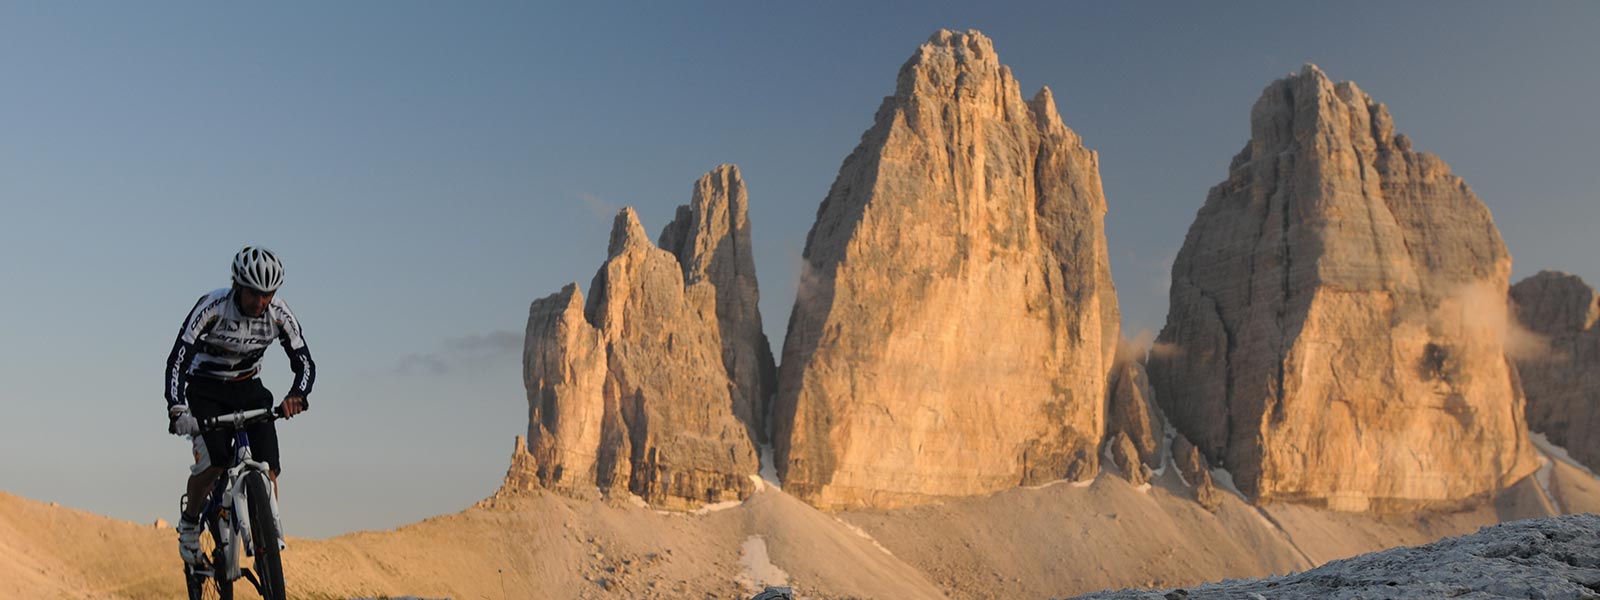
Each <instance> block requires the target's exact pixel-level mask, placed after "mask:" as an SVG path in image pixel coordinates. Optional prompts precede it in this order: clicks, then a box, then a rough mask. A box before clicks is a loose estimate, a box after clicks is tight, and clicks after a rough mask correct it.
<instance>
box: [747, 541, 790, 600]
mask: <svg viewBox="0 0 1600 600" xmlns="http://www.w3.org/2000/svg"><path fill="white" fill-rule="evenodd" d="M739 564H740V565H743V566H744V571H743V572H741V573H739V577H738V578H737V579H736V580H737V581H738V583H739V585H741V586H744V588H745V590H746V591H749V592H751V593H755V592H759V591H761V590H762V589H765V588H766V587H767V586H774V585H779V586H781V585H787V584H788V583H789V574H788V573H785V572H784V570H783V569H780V568H778V565H775V564H772V558H771V557H769V556H768V555H767V540H765V539H763V538H762V537H761V536H759V535H752V536H750V537H749V538H746V539H745V541H744V544H743V545H741V546H740V547H739Z"/></svg>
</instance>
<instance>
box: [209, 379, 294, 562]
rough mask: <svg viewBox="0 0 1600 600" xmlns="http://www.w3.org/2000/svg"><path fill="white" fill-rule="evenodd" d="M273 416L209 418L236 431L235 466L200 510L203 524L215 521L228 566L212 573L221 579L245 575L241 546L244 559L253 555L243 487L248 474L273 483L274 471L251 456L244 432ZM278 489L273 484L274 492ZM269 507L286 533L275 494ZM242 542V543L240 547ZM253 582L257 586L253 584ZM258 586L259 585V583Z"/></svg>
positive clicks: (257, 413) (248, 413) (263, 412)
mask: <svg viewBox="0 0 1600 600" xmlns="http://www.w3.org/2000/svg"><path fill="white" fill-rule="evenodd" d="M267 414H272V413H271V409H257V410H248V411H240V412H235V413H232V414H229V415H223V416H220V417H216V418H215V419H208V420H207V421H208V425H211V424H213V423H214V424H215V425H216V426H230V427H233V428H234V429H235V430H234V432H233V464H232V466H230V467H228V470H227V471H226V472H225V473H224V474H223V475H222V476H219V477H217V482H216V483H215V484H214V485H213V486H212V489H211V497H210V499H208V500H207V501H206V507H205V510H203V511H201V513H200V514H201V518H200V522H201V523H202V524H209V523H211V522H213V520H215V522H216V524H217V531H216V533H215V535H216V538H217V546H218V547H220V548H222V554H223V556H224V559H223V562H224V563H226V564H223V565H216V564H213V565H211V566H212V569H218V568H219V567H220V569H221V572H220V573H215V572H214V573H213V576H216V577H217V578H218V579H222V580H224V581H234V580H237V579H239V577H240V576H241V575H242V574H243V573H242V569H241V568H240V566H239V558H240V557H239V547H240V546H241V545H242V546H243V547H244V549H245V556H253V555H254V550H253V549H254V547H255V546H254V544H252V543H251V542H252V540H251V539H250V535H251V533H250V525H249V524H250V503H249V502H247V501H246V498H245V486H243V485H241V482H242V481H243V480H244V476H245V475H246V474H247V473H251V472H257V473H261V474H262V475H265V476H267V478H268V481H271V472H272V468H271V466H270V465H268V464H266V463H263V462H258V461H256V460H255V458H254V457H253V456H252V455H251V454H250V435H249V434H247V433H245V431H244V427H245V425H247V424H248V423H249V422H251V421H253V420H256V419H260V418H262V416H263V415H267ZM275 488H276V486H275V485H274V489H275ZM267 505H268V506H270V507H271V509H272V521H273V522H274V523H275V524H277V525H278V527H276V529H277V530H278V531H279V532H281V531H283V527H282V525H283V522H282V521H281V520H280V519H279V518H278V499H277V497H276V494H272V493H268V494H267ZM279 535H280V537H279V539H277V540H274V541H275V542H277V544H278V547H279V548H280V549H281V548H283V547H284V542H283V539H282V537H281V535H282V534H281V533H280V534H279ZM240 542H243V543H242V544H240ZM252 583H255V582H254V581H252ZM258 585H259V584H258Z"/></svg>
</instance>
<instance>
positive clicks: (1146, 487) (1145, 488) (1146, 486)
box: [1133, 481, 1150, 494]
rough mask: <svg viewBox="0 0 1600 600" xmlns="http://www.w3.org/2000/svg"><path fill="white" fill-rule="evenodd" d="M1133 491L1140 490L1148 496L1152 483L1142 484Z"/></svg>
mask: <svg viewBox="0 0 1600 600" xmlns="http://www.w3.org/2000/svg"><path fill="white" fill-rule="evenodd" d="M1133 489H1136V490H1139V492H1140V493H1143V494H1148V493H1150V482H1148V481H1146V482H1144V483H1141V484H1139V487H1136V488H1133Z"/></svg>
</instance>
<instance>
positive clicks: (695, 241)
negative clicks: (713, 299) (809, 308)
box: [657, 165, 778, 440]
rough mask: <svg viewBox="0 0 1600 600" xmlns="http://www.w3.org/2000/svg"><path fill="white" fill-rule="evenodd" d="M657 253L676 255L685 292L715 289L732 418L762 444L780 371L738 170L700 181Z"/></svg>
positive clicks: (727, 168)
mask: <svg viewBox="0 0 1600 600" xmlns="http://www.w3.org/2000/svg"><path fill="white" fill-rule="evenodd" d="M657 245H658V246H660V247H661V248H662V249H664V250H666V251H668V252H671V253H673V254H675V255H677V257H678V263H679V264H680V265H682V267H683V281H684V284H685V285H689V286H693V285H696V284H699V283H702V282H706V283H710V284H711V285H712V286H713V288H715V289H716V296H717V325H718V328H719V329H720V330H721V333H722V365H723V367H724V368H725V369H726V370H727V372H728V377H729V378H730V379H731V380H732V381H733V385H734V390H733V414H734V416H735V417H738V418H739V420H740V421H743V422H745V423H747V424H748V425H749V429H750V436H751V438H752V439H757V440H764V439H765V438H766V430H765V427H766V422H767V407H768V404H769V403H770V401H771V399H772V394H773V392H774V391H775V390H776V389H777V384H778V370H777V367H776V366H775V365H774V364H773V360H772V346H771V345H769V344H768V343H767V334H766V332H764V331H762V329H761V309H760V307H759V306H758V305H759V303H760V300H761V291H760V287H759V286H758V285H757V284H756V263H755V256H754V254H753V253H752V251H751V249H750V197H749V193H748V192H746V191H745V185H744V179H743V178H742V177H740V174H739V167H736V166H733V165H722V166H719V167H717V168H716V169H713V170H712V171H711V172H710V173H707V174H705V175H704V176H702V177H701V178H700V180H699V181H696V182H695V185H694V196H693V197H692V199H691V200H690V202H689V204H685V205H683V206H679V207H678V214H677V218H675V219H673V221H672V223H669V224H668V225H667V226H666V228H665V229H663V230H662V231H661V237H660V238H659V241H658V242H657Z"/></svg>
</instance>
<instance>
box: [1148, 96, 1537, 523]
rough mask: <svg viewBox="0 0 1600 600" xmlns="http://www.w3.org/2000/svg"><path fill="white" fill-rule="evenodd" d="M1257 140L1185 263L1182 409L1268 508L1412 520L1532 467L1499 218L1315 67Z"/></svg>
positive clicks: (1159, 379) (1258, 118)
mask: <svg viewBox="0 0 1600 600" xmlns="http://www.w3.org/2000/svg"><path fill="white" fill-rule="evenodd" d="M1250 131H1251V136H1250V142H1249V144H1248V145H1246V147H1245V149H1244V150H1243V151H1241V152H1240V153H1239V155H1238V156H1236V157H1234V160H1233V162H1232V164H1231V165H1230V168H1229V173H1228V178H1227V180H1226V181H1224V182H1223V183H1221V184H1218V185H1217V186H1215V187H1213V188H1212V189H1211V191H1210V194H1209V195H1208V197H1207V198H1206V202H1205V205H1204V206H1203V207H1201V209H1200V211H1199V213H1198V214H1197V215H1196V218H1195V222H1194V224H1193V225H1192V226H1191V227H1190V229H1189V233H1188V236H1187V237H1186V239H1185V240H1184V244H1183V248H1182V250H1180V251H1179V254H1178V257H1177V260H1175V261H1174V264H1173V268H1172V276H1173V283H1172V287H1171V292H1170V294H1171V305H1170V306H1171V308H1170V312H1169V313H1168V317H1167V325H1166V327H1165V328H1164V329H1163V330H1162V333H1161V337H1160V338H1159V339H1158V344H1162V345H1163V346H1164V347H1170V348H1173V349H1174V351H1173V352H1170V353H1164V354H1159V355H1157V356H1155V357H1153V358H1152V359H1151V362H1150V364H1149V365H1148V367H1149V372H1150V377H1151V382H1152V384H1153V386H1154V388H1155V392H1156V398H1157V401H1158V403H1159V404H1160V405H1161V407H1162V408H1163V409H1164V412H1165V414H1166V416H1167V417H1168V418H1169V419H1170V420H1171V421H1172V423H1173V424H1174V425H1175V426H1176V427H1177V428H1178V430H1179V431H1180V432H1182V433H1184V434H1185V435H1186V436H1187V437H1188V438H1189V439H1190V440H1192V441H1193V442H1194V444H1195V446H1197V447H1198V448H1199V449H1200V451H1201V452H1202V453H1203V454H1204V455H1205V456H1206V458H1208V459H1209V460H1210V461H1211V462H1212V463H1213V464H1220V465H1222V466H1224V467H1226V468H1227V469H1229V470H1230V471H1231V472H1232V473H1233V474H1234V476H1235V480H1236V481H1237V483H1238V484H1239V487H1240V489H1241V490H1242V491H1244V492H1245V493H1246V494H1248V495H1250V496H1252V497H1254V498H1256V499H1259V500H1266V501H1271V500H1285V501H1304V502H1310V503H1317V504H1327V505H1328V506H1331V507H1333V508H1338V509H1347V510H1369V509H1374V510H1391V509H1392V510H1405V509H1408V508H1410V507H1415V506H1418V505H1426V504H1448V503H1452V502H1455V501H1459V500H1463V499H1465V498H1468V497H1471V496H1475V495H1478V494H1481V493H1484V492H1488V491H1492V490H1494V489H1497V488H1499V487H1502V486H1504V485H1508V484H1509V483H1510V482H1512V481H1515V480H1516V479H1518V478H1520V477H1522V476H1524V475H1526V474H1527V473H1529V472H1530V471H1531V470H1532V469H1533V468H1534V467H1535V464H1534V458H1533V455H1532V449H1531V446H1530V445H1529V444H1528V440H1527V437H1526V434H1525V431H1524V429H1525V428H1524V425H1523V422H1522V408H1521V407H1522V402H1523V399H1522V394H1521V386H1519V385H1518V384H1517V381H1516V374H1515V373H1514V372H1513V370H1512V369H1511V368H1510V367H1509V366H1508V365H1507V362H1506V358H1505V356H1506V352H1505V351H1506V347H1505V343H1506V341H1505V335H1504V331H1505V327H1506V323H1505V320H1504V318H1502V317H1500V316H1498V315H1505V314H1506V306H1505V297H1506V296H1505V294H1506V289H1507V287H1506V285H1507V279H1508V277H1509V274H1510V269H1511V257H1510V255H1509V254H1508V253H1507V252H1506V249H1505V244H1504V243H1503V242H1502V241H1501V238H1500V234H1499V232H1498V230H1497V229H1496V228H1495V226H1494V220H1493V218H1492V217H1491V216H1490V215H1489V211H1488V209H1487V208H1486V207H1485V206H1484V205H1483V203H1482V202H1480V201H1479V200H1478V199H1477V197H1476V196H1474V195H1473V194H1472V191H1471V190H1470V189H1469V188H1468V187H1467V186H1466V184H1465V183H1463V182H1462V181H1461V179H1460V178H1459V177H1456V176H1455V175H1453V174H1451V173H1450V170H1449V167H1448V166H1446V165H1445V164H1444V162H1443V161H1441V160H1439V159H1438V158H1437V157H1435V156H1432V155H1429V154H1423V153H1417V152H1413V151H1412V150H1411V149H1410V142H1409V140H1406V139H1405V137H1404V136H1400V135H1396V134H1395V133H1394V124H1393V121H1392V119H1391V118H1390V116H1389V112H1388V110H1387V109H1386V108H1384V107H1383V105H1382V104H1379V103H1377V102H1376V101H1374V100H1373V99H1372V98H1371V97H1369V96H1368V95H1366V94H1365V93H1363V92H1362V91H1361V90H1360V89H1359V88H1358V87H1356V86H1355V85H1354V84H1351V83H1338V84H1335V83H1333V82H1332V81H1331V80H1330V79H1329V78H1328V77H1327V76H1326V75H1325V74H1323V73H1322V71H1321V70H1320V69H1317V68H1316V67H1315V66H1311V65H1307V66H1306V67H1304V68H1302V69H1301V70H1300V72H1299V73H1298V74H1295V75H1291V76H1289V77H1287V78H1284V79H1280V80H1278V81H1275V82H1273V83H1272V84H1270V85H1268V86H1267V87H1266V89H1265V90H1264V91H1263V92H1262V94H1261V97H1260V99H1259V100H1257V102H1256V104H1255V106H1254V107H1253V108H1252V110H1251V118H1250ZM1484 315H1487V318H1481V316H1484Z"/></svg>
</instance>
